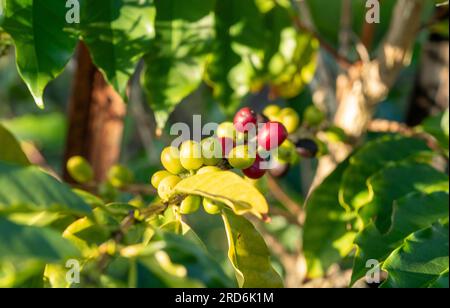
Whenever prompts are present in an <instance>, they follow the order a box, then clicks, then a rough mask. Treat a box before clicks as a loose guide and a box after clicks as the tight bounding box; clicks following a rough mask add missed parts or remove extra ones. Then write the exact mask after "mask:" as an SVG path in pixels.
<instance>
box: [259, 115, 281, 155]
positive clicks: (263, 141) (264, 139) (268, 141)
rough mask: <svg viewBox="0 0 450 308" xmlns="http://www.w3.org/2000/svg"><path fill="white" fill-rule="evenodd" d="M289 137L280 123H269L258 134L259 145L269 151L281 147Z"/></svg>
mask: <svg viewBox="0 0 450 308" xmlns="http://www.w3.org/2000/svg"><path fill="white" fill-rule="evenodd" d="M287 137H288V132H287V130H286V128H285V127H284V126H283V124H281V123H279V122H267V123H266V124H264V126H263V127H262V128H261V130H260V131H259V132H258V145H259V146H261V147H262V148H264V149H265V150H267V151H270V150H273V149H275V148H277V147H279V146H280V145H281V144H282V143H283V142H284V141H285V140H286V139H287Z"/></svg>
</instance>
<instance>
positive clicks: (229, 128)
mask: <svg viewBox="0 0 450 308" xmlns="http://www.w3.org/2000/svg"><path fill="white" fill-rule="evenodd" d="M216 135H217V137H219V138H230V139H231V140H235V138H236V129H235V128H234V124H233V123H231V122H223V123H222V124H220V125H219V126H218V127H217V133H216Z"/></svg>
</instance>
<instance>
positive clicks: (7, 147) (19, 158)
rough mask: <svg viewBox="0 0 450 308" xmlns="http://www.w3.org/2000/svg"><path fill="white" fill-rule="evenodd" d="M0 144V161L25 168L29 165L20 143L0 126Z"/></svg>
mask: <svg viewBox="0 0 450 308" xmlns="http://www.w3.org/2000/svg"><path fill="white" fill-rule="evenodd" d="M0 142H1V144H2V150H1V151H0V161H2V162H7V163H12V164H18V165H22V166H27V165H29V164H30V162H29V161H28V158H27V157H26V155H25V153H24V152H23V151H22V147H21V146H20V143H19V142H18V141H17V140H16V138H15V137H14V136H13V135H12V134H11V133H10V132H9V131H8V130H7V129H6V128H5V127H4V126H3V125H1V124H0Z"/></svg>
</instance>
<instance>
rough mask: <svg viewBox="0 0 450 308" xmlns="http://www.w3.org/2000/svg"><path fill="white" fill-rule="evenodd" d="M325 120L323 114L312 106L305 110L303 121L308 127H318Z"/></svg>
mask: <svg viewBox="0 0 450 308" xmlns="http://www.w3.org/2000/svg"><path fill="white" fill-rule="evenodd" d="M324 120H325V114H324V113H323V112H322V111H321V110H319V108H317V107H316V106H314V105H311V106H309V107H308V108H306V110H305V112H304V113H303V121H304V122H305V123H306V124H307V125H309V126H318V125H320V124H321V123H322V122H323V121H324Z"/></svg>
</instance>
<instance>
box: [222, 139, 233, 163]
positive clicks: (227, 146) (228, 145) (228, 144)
mask: <svg viewBox="0 0 450 308" xmlns="http://www.w3.org/2000/svg"><path fill="white" fill-rule="evenodd" d="M219 143H220V146H221V147H222V158H227V157H228V153H230V151H231V150H232V149H233V148H234V146H235V143H234V140H233V139H231V138H228V137H221V138H219Z"/></svg>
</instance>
